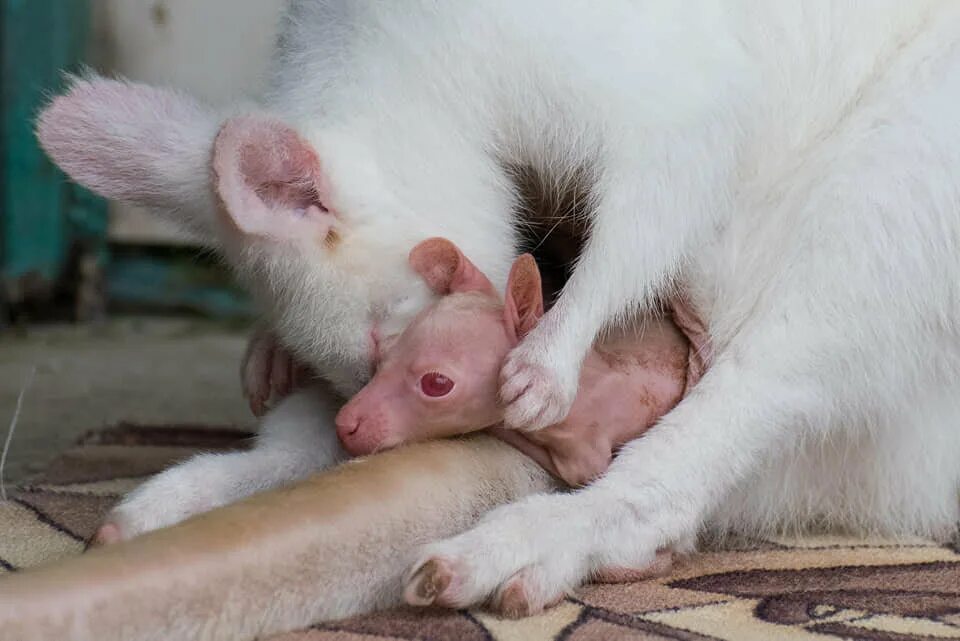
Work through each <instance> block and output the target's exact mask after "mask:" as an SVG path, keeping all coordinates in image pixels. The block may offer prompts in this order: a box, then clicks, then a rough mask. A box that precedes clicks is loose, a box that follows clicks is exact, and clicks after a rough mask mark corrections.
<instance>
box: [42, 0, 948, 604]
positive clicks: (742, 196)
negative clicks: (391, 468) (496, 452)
mask: <svg viewBox="0 0 960 641" xmlns="http://www.w3.org/2000/svg"><path fill="white" fill-rule="evenodd" d="M272 80H273V83H272V88H271V90H270V91H269V92H268V94H267V95H266V96H265V98H264V100H263V102H262V104H260V105H258V106H257V107H256V108H251V109H243V108H238V109H237V111H236V113H233V114H224V113H215V112H214V111H211V110H210V109H207V108H205V107H204V106H202V105H200V104H198V103H197V102H195V101H193V100H191V99H190V98H188V97H185V96H182V95H179V94H176V93H173V92H169V91H163V90H159V89H153V88H149V87H144V86H139V85H133V84H126V83H122V82H114V81H108V80H103V79H99V78H95V77H94V78H88V79H83V80H78V81H76V82H75V83H74V84H73V86H72V88H71V89H70V91H69V92H68V93H67V94H66V95H65V96H63V97H60V98H57V99H56V100H54V101H53V103H52V104H51V105H50V107H49V108H48V109H47V110H46V111H45V112H44V113H43V114H42V115H41V118H40V121H39V135H40V139H41V141H42V143H43V145H44V146H45V147H46V149H47V150H48V152H49V153H50V155H51V156H52V157H53V158H54V159H55V160H56V161H57V162H58V163H59V164H60V166H61V167H63V169H64V170H66V172H67V173H68V174H70V175H71V176H72V177H73V178H74V179H75V180H77V181H79V182H81V183H83V184H85V185H87V186H89V187H92V188H93V189H95V190H97V191H99V192H100V193H103V194H105V195H107V196H111V197H116V198H125V199H128V200H132V201H135V202H139V203H143V204H147V205H151V206H154V207H158V208H160V209H163V210H166V211H167V212H169V213H170V215H171V216H172V217H173V218H174V219H175V220H178V221H180V222H181V223H183V224H187V225H190V226H192V227H194V228H195V229H198V230H200V231H201V233H204V234H206V237H207V238H208V239H209V241H210V243H211V245H213V246H215V247H217V248H219V249H220V251H222V252H223V254H224V256H225V257H226V258H227V260H228V261H229V262H230V263H231V264H232V265H233V266H234V267H236V269H237V271H238V273H239V274H240V275H241V276H242V277H243V278H244V279H246V281H247V282H249V283H250V284H251V285H252V286H253V287H254V289H256V290H257V291H258V292H259V295H260V297H261V299H262V302H263V307H264V309H266V310H269V312H270V318H269V320H270V322H271V324H272V326H273V327H274V328H275V330H276V332H277V334H278V335H279V336H280V337H281V339H282V341H283V343H284V345H286V346H287V347H289V348H290V349H291V350H292V351H293V352H294V353H295V354H296V355H297V356H298V357H299V358H300V359H302V360H303V361H305V362H307V363H309V364H311V365H313V366H315V367H316V368H317V369H318V370H319V371H320V372H321V373H322V374H323V376H324V377H325V378H327V379H328V380H330V381H331V382H332V383H333V384H334V385H335V386H336V387H337V388H338V389H339V390H340V391H341V392H342V393H346V394H349V393H350V392H352V391H354V390H356V389H357V386H358V385H359V384H361V383H362V382H363V381H364V380H365V379H366V378H367V377H368V376H369V371H370V366H371V362H372V360H373V359H374V358H375V356H376V350H377V342H378V339H379V338H380V337H383V336H387V335H391V334H393V333H396V332H397V331H399V330H400V328H402V327H403V326H404V324H405V323H406V322H407V321H408V320H409V319H410V317H411V315H412V314H414V313H415V312H417V311H418V310H419V309H421V308H422V307H423V305H424V304H425V302H426V300H427V299H428V292H427V291H426V288H425V287H424V286H423V284H422V283H420V282H419V281H418V279H416V278H415V277H414V275H413V273H412V272H411V270H410V269H409V268H408V266H407V265H406V256H407V252H408V251H409V250H410V248H411V247H413V245H414V244H416V243H417V242H418V241H420V240H423V239H424V238H427V237H430V236H443V237H446V238H449V239H450V240H452V241H453V242H455V243H456V244H457V245H458V246H460V247H461V248H462V249H463V251H464V253H465V254H466V255H468V256H469V257H470V258H471V260H473V261H474V262H475V263H476V264H477V265H478V267H480V268H481V269H482V270H483V271H484V272H485V273H486V274H488V275H489V276H490V277H491V280H492V281H493V283H494V284H495V285H496V286H497V287H498V288H502V287H503V285H504V282H505V279H506V275H507V271H508V268H509V266H510V264H511V261H512V259H513V258H514V257H515V256H516V255H517V253H518V237H519V235H520V234H519V228H520V227H521V226H522V221H518V220H517V219H516V215H515V214H514V211H515V206H516V205H517V202H516V201H517V198H518V196H517V191H516V189H515V187H514V184H513V182H512V181H511V178H510V174H509V171H508V170H507V169H506V168H509V167H514V166H530V167H533V168H534V170H535V171H537V172H539V173H540V174H541V175H542V176H543V177H544V183H545V184H548V185H549V184H554V183H558V184H559V183H563V181H564V180H565V179H567V178H568V177H569V176H572V175H576V176H582V177H586V180H588V181H589V187H590V193H591V203H590V207H589V208H588V211H587V212H586V214H585V215H587V216H588V217H589V222H590V236H589V240H588V242H587V244H586V246H585V248H584V250H583V253H582V255H581V256H580V258H579V260H578V261H577V264H576V269H575V271H574V273H573V275H572V278H571V279H570V281H569V282H568V283H567V285H566V287H565V288H564V290H563V293H562V295H561V296H560V298H559V300H558V301H557V303H556V304H555V306H554V307H553V308H552V309H551V311H550V312H549V313H548V314H547V315H546V316H545V317H544V319H543V321H542V322H541V323H540V325H538V327H537V329H536V330H535V331H534V332H532V333H531V334H530V335H529V337H528V338H526V339H525V340H524V342H523V343H522V344H521V345H520V346H519V347H518V348H517V349H516V350H515V352H514V353H513V354H512V355H511V356H510V357H509V358H508V361H507V363H506V365H505V367H504V372H503V387H502V392H503V396H504V399H505V401H508V406H507V419H508V422H509V423H510V424H511V425H512V426H513V427H517V428H523V429H535V428H538V427H542V426H543V425H544V424H547V423H550V422H553V421H555V420H557V419H558V418H560V417H561V416H563V414H564V413H565V412H566V410H567V408H568V406H569V404H570V400H571V399H572V398H573V396H574V391H575V390H574V389H573V387H574V385H575V381H576V380H577V372H578V367H579V364H580V360H581V357H582V356H583V354H584V353H585V351H586V350H587V347H588V346H589V345H590V344H591V342H592V341H593V340H594V338H595V336H596V335H597V333H598V332H599V331H600V330H602V329H603V327H604V326H605V325H607V324H609V323H613V322H616V321H617V320H618V319H619V318H621V317H623V316H624V315H627V314H630V313H631V312H632V311H633V310H637V309H643V308H647V307H649V306H651V305H653V304H654V303H655V300H656V299H657V298H658V297H659V296H662V295H666V294H669V293H672V292H674V291H676V290H683V291H684V292H685V293H686V295H687V297H688V298H689V300H690V302H691V304H692V307H693V308H694V309H695V310H696V311H697V313H698V315H699V317H700V319H701V320H702V321H703V322H704V323H705V325H706V326H707V328H708V330H709V333H710V337H711V342H712V349H713V355H714V360H713V364H712V367H711V369H710V370H709V371H708V372H707V374H706V375H705V376H704V377H703V379H702V381H701V382H700V384H699V385H698V387H697V388H696V389H695V390H694V391H693V392H692V393H691V394H690V395H689V396H688V397H687V398H686V399H684V400H683V401H682V402H681V403H680V404H679V405H678V406H677V407H676V408H675V409H674V410H673V411H672V412H670V413H669V414H668V415H667V416H666V417H664V419H663V420H662V422H661V423H660V424H659V425H658V426H656V427H655V428H654V429H652V430H651V431H650V432H648V433H647V434H646V435H645V436H644V437H643V438H642V439H640V440H638V441H636V442H634V443H633V444H631V445H630V446H628V447H626V448H625V449H624V450H623V451H622V452H621V453H620V455H619V457H618V458H617V460H616V461H615V462H614V464H613V466H612V467H611V468H610V470H609V472H608V473H607V475H606V476H605V477H604V478H603V479H601V480H599V481H598V482H596V483H594V484H593V485H592V486H590V487H588V488H586V489H584V490H582V491H579V492H576V493H572V494H564V495H539V496H534V497H530V498H528V499H525V500H522V501H519V502H517V503H515V504H511V505H508V506H505V507H502V508H499V509H497V510H495V511H494V512H492V513H491V514H489V515H488V516H487V517H486V518H485V519H484V520H483V522H482V523H481V524H480V525H479V526H478V527H476V528H475V529H473V530H471V531H468V532H466V533H464V534H462V535H460V536H457V537H455V538H452V539H449V540H445V541H442V542H438V543H436V544H434V545H432V546H429V547H428V548H427V549H425V550H424V553H423V556H422V560H423V561H426V560H427V559H430V558H440V559H442V560H443V561H444V562H445V563H446V564H447V565H448V566H449V567H451V568H453V574H454V578H455V580H453V581H451V586H452V587H450V588H449V591H448V592H447V593H445V594H444V595H443V599H442V600H443V602H444V603H446V604H448V605H468V604H473V603H478V602H480V601H482V600H483V599H484V598H485V597H487V596H488V595H489V594H492V593H493V592H495V591H496V590H497V588H498V586H501V585H502V584H504V582H505V581H507V580H508V579H509V578H510V577H512V576H514V575H515V574H516V573H517V572H518V571H520V570H521V569H523V575H522V578H523V581H524V583H525V585H526V590H527V595H528V597H529V600H530V603H531V604H532V605H533V606H534V608H535V606H536V605H537V604H541V605H542V604H545V603H549V602H550V601H552V600H553V599H554V598H555V597H556V596H557V595H559V594H560V593H562V592H564V591H565V590H568V589H570V588H572V587H573V586H576V585H577V584H578V583H580V582H581V581H582V580H583V579H584V578H585V577H586V576H588V574H589V573H590V572H591V571H592V570H594V569H595V568H596V567H597V566H599V565H622V566H626V567H637V566H641V565H643V563H645V562H647V561H649V560H651V559H652V558H653V555H654V552H655V551H656V550H657V549H658V548H660V547H664V546H668V545H670V544H672V543H674V542H676V541H682V540H686V539H687V538H689V537H690V536H691V535H693V534H694V533H696V532H697V531H698V530H700V529H702V528H704V527H711V528H713V529H716V530H718V531H721V532H729V531H736V532H757V531H759V532H769V531H774V530H777V531H779V530H783V529H793V528H797V529H802V528H807V527H814V526H815V527H833V528H845V529H849V530H852V531H856V532H863V533H868V532H870V533H883V534H885V535H893V536H906V535H922V536H931V537H936V538H940V539H942V538H946V537H948V536H950V535H951V534H952V533H953V532H954V531H955V529H956V527H957V523H958V517H960V500H958V487H960V394H958V391H960V390H958V388H960V383H958V375H960V320H958V319H960V290H958V281H960V258H958V257H960V118H958V117H957V109H958V105H960V4H958V3H956V2H950V1H949V0H944V1H939V2H938V1H933V0H929V1H928V0H914V1H911V2H902V1H898V0H878V1H876V2H854V1H852V0H810V1H808V2H803V3H793V4H789V5H787V4H784V3H770V2H764V1H762V0H740V1H737V0H734V1H726V2H709V1H706V0H704V1H698V2H693V3H690V2H684V3H677V2H670V1H668V0H609V1H607V2H604V3H602V4H601V5H596V4H594V3H583V2H576V1H573V0H570V1H567V0H549V1H548V0H489V1H486V2H479V3H478V2H469V1H466V0H463V1H453V0H451V1H449V2H428V1H425V0H424V1H422V2H421V1H415V0H410V1H409V2H402V3H390V2H379V1H375V0H369V1H364V0H352V1H346V0H339V1H338V0H330V1H320V0H302V1H299V2H293V3H292V4H291V6H290V9H289V13H288V15H287V17H286V18H285V21H284V26H283V32H282V37H281V39H280V44H279V48H278V53H277V57H276V66H275V68H274V71H273V78H272ZM211 159H212V164H211ZM311 393H315V392H306V393H302V394H299V395H295V396H294V397H292V398H291V399H289V400H288V401H287V402H286V403H284V404H282V405H281V406H280V407H279V408H278V409H277V410H275V411H274V412H273V413H272V414H271V415H269V416H268V417H267V418H266V420H265V422H264V432H263V435H262V436H261V439H262V441H261V446H260V447H259V448H258V449H256V450H255V451H254V452H251V453H247V454H235V455H227V456H218V457H203V458H199V459H196V460H194V461H192V462H189V463H187V464H186V465H185V466H182V467H180V468H176V469H173V470H171V471H170V472H168V473H166V474H163V475H161V476H160V477H158V478H157V479H156V480H154V481H153V482H152V483H150V484H147V485H146V486H145V487H144V488H143V489H142V490H140V491H138V492H137V493H135V494H134V495H132V496H131V497H129V498H128V499H127V501H126V502H125V503H124V504H123V505H122V506H121V507H120V508H119V512H118V513H117V515H116V518H117V520H118V522H119V523H121V524H122V528H124V529H125V532H124V535H125V536H128V535H132V534H135V533H137V532H141V531H144V530H149V529H152V528H154V527H157V526H160V525H165V524H168V523H171V522H175V521H177V520H179V519H181V518H183V517H185V516H187V515H188V514H191V513H195V512H197V511H202V510H205V509H208V508H209V507H211V506H213V505H218V504H221V503H224V502H228V501H231V500H234V499H236V498H238V497H240V496H243V495H246V494H248V493H250V492H252V491H254V490H256V489H261V488H264V487H268V486H271V485H275V484H278V483H280V482H283V481H286V480H289V479H292V478H296V477H299V476H302V475H303V474H305V473H307V472H308V471H310V470H313V469H316V468H318V467H321V466H323V465H326V464H328V463H329V462H330V461H331V460H332V459H334V458H336V456H337V455H338V453H337V448H336V447H335V445H333V444H332V441H331V439H330V438H329V436H323V435H322V434H326V432H324V430H328V429H329V427H330V425H329V423H330V416H331V415H330V414H329V413H327V414H325V415H320V414H316V413H314V414H310V415H309V416H304V415H303V414H302V413H298V412H297V406H298V404H301V405H302V404H304V401H303V396H304V395H305V394H311Z"/></svg>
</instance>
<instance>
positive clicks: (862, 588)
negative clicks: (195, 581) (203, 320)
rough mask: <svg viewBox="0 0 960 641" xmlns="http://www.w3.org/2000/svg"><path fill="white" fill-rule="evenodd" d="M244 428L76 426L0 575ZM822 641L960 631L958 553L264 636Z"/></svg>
mask: <svg viewBox="0 0 960 641" xmlns="http://www.w3.org/2000/svg"><path fill="white" fill-rule="evenodd" d="M246 436H247V435H244V434H242V433H239V432H237V431H235V430H229V429H219V430H218V429H210V428H202V427H194V426H179V427H177V426H173V427H170V426H158V427H135V426H130V425H123V426H120V427H117V428H113V429H109V430H104V431H100V432H96V433H91V434H89V435H88V436H86V437H85V438H84V439H83V440H82V441H81V442H80V443H79V444H78V445H77V446H76V447H75V448H73V449H71V450H70V451H68V452H66V453H65V454H64V455H63V456H61V457H60V458H59V459H58V460H57V461H55V463H54V464H53V465H52V466H51V467H50V468H49V469H48V471H47V472H46V473H45V474H44V475H43V476H41V477H40V478H38V479H36V480H35V482H34V483H33V484H31V485H29V486H26V487H22V488H19V489H18V490H16V491H15V492H14V493H12V495H11V496H10V500H9V501H7V502H5V503H0V574H2V573H4V572H13V571H16V570H18V569H21V568H27V567H30V566H33V565H36V564H38V563H42V562H47V561H51V560H55V559H58V558H62V557H65V556H68V555H72V554H78V553H80V551H81V549H82V547H83V541H84V540H85V539H86V538H87V537H89V536H90V535H91V534H92V532H93V530H94V528H95V526H96V524H97V522H98V520H99V519H100V517H101V516H102V515H103V513H104V512H105V511H106V510H107V509H108V508H109V507H110V505H111V504H112V503H113V502H114V501H115V500H116V499H117V497H118V496H120V495H121V494H123V493H124V492H126V491H128V490H130V489H131V488H132V487H134V486H136V484H137V483H138V482H139V481H140V480H142V479H143V477H145V476H147V475H149V474H152V473H155V472H156V471H158V470H160V469H162V468H164V467H165V466H167V465H169V464H170V463H172V462H174V461H177V460H179V459H182V458H184V457H185V456H188V455H189V454H191V453H193V452H195V451H197V450H207V451H209V450H219V449H229V448H235V447H242V446H243V444H244V442H245V438H246ZM0 637H2V632H0ZM829 638H838V639H879V640H888V641H908V640H918V641H919V640H921V639H922V640H931V639H960V550H958V549H956V548H954V547H948V546H940V545H936V544H933V543H930V542H925V541H912V542H908V543H901V544H899V545H893V544H889V543H884V542H882V541H863V540H847V539H841V538H827V537H823V538H816V539H806V540H804V541H785V540H771V541H763V542H761V543H756V544H753V545H751V546H750V547H749V548H747V547H744V548H743V549H738V550H728V551H724V552H712V553H705V554H700V555H697V556H695V557H692V558H689V559H686V560H684V561H683V562H681V564H680V565H679V567H677V568H676V570H675V571H674V572H673V574H671V575H670V576H669V577H666V578H663V579H659V580H655V581H648V582H643V583H636V584H628V585H619V586H588V587H586V588H584V589H582V590H580V591H579V592H578V594H577V596H576V598H575V599H570V600H568V601H566V602H564V603H563V604H561V605H560V606H558V607H556V608H554V609H552V610H550V611H548V612H547V613H545V614H543V615H541V616H537V617H532V618H530V619H526V620H522V621H504V620H499V619H497V618H495V617H491V616H488V615H486V614H484V613H482V612H469V613H466V612H465V613H446V612H428V613H423V612H410V611H399V612H390V613H383V614H378V615H373V616H365V617H358V618H356V619H351V620H347V621H341V622H338V623H332V624H324V625H319V626H316V627H315V628H313V629H310V630H306V631H303V632H297V633H291V634H286V635H282V636H280V637H276V638H275V641H373V640H374V639H403V640H414V639H416V640H424V641H427V640H431V641H434V640H435V641H472V640H474V639H475V640H477V641H481V640H497V641H541V640H543V641H546V640H550V639H558V640H559V639H564V640H569V641H599V640H606V639H610V640H619V639H684V640H698V639H747V640H757V641H761V640H762V641H766V640H769V639H798V640H799V639H829Z"/></svg>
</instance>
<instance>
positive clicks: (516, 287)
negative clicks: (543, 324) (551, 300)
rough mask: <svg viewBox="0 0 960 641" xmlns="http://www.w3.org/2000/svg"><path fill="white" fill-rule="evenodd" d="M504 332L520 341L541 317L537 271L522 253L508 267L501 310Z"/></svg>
mask: <svg viewBox="0 0 960 641" xmlns="http://www.w3.org/2000/svg"><path fill="white" fill-rule="evenodd" d="M503 313H504V316H505V320H506V323H507V330H508V331H509V332H510V333H511V335H512V336H513V338H514V339H516V340H517V341H520V340H521V339H522V338H523V337H524V336H526V335H527V333H528V332H529V331H530V330H531V329H533V328H534V327H535V326H536V325H537V322H538V321H539V320H540V318H541V317H542V316H543V284H542V283H541V281H540V269H539V268H538V267H537V261H536V260H534V258H533V256H531V255H530V254H523V255H522V256H520V257H519V258H517V260H516V261H514V263H513V267H511V268H510V276H509V277H508V278H507V295H506V300H505V301H504V310H503Z"/></svg>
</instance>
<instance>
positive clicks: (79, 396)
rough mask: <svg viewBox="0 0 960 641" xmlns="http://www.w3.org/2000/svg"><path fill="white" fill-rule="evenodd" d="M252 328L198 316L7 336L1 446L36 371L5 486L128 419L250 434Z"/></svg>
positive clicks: (0, 380)
mask: <svg viewBox="0 0 960 641" xmlns="http://www.w3.org/2000/svg"><path fill="white" fill-rule="evenodd" d="M246 336H247V333H246V331H243V330H239V329H231V328H227V327H224V326H223V325H222V324H217V323H213V322H209V321H199V320H194V319H156V318H123V319H113V320H110V321H108V322H107V323H106V324H105V325H104V326H101V327H80V326H48V327H43V326H40V327H31V328H29V329H28V330H27V331H26V332H13V331H11V332H7V333H6V334H3V333H0V446H2V444H3V441H4V439H5V438H6V434H7V428H8V425H9V423H10V419H11V418H12V416H13V413H14V408H15V405H16V400H17V395H18V393H19V392H20V389H21V387H22V386H23V384H24V381H25V380H26V379H27V377H28V375H29V372H30V370H31V368H32V367H34V366H35V367H36V375H35V376H34V378H33V382H32V383H31V384H30V386H29V388H28V389H27V391H26V395H25V397H24V401H23V407H22V410H21V414H20V419H19V422H18V425H17V429H16V432H15V434H14V437H13V441H12V446H11V448H10V451H9V454H8V457H7V465H6V472H5V474H4V477H5V480H6V482H7V483H16V482H18V481H20V480H23V479H25V478H27V477H28V476H29V475H30V474H31V473H33V472H36V471H38V470H39V469H42V468H43V466H44V465H46V463H47V462H48V461H49V460H50V459H51V458H53V457H54V456H56V454H57V453H59V452H61V451H63V450H64V449H66V448H67V447H69V446H70V444H71V443H73V442H74V441H75V440H76V439H77V438H78V437H79V436H80V435H82V434H83V433H84V432H86V431H88V430H91V429H96V428H99V427H104V426H108V425H111V424H115V423H117V422H120V421H132V422H141V423H153V424H156V423H171V422H190V423H204V424H212V425H224V426H226V425H237V426H239V427H244V428H247V429H249V428H251V427H252V426H253V425H254V421H253V419H252V417H251V415H250V412H249V410H248V409H247V405H246V402H245V401H244V400H243V398H242V396H241V393H240V377H239V367H240V360H241V357H242V355H243V349H244V346H245V342H246Z"/></svg>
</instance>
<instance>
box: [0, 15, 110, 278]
mask: <svg viewBox="0 0 960 641" xmlns="http://www.w3.org/2000/svg"><path fill="white" fill-rule="evenodd" d="M89 15H90V14H89V6H88V3H87V2H86V1H84V0H0V74H2V77H0V99H2V121H0V149H2V157H0V163H2V164H0V175H2V178H3V181H2V185H0V190H2V191H0V278H2V279H3V280H4V281H5V283H6V285H7V287H8V291H13V292H17V291H18V290H20V289H21V287H20V284H21V283H23V282H26V281H29V282H32V283H34V284H36V283H38V282H47V283H49V282H52V281H53V280H55V279H56V278H57V277H58V276H59V275H60V272H61V270H62V269H63V267H64V266H65V261H66V259H67V256H68V251H69V249H70V248H71V246H72V245H73V244H74V243H76V242H77V241H78V240H79V241H82V242H86V243H88V244H91V245H92V246H93V247H94V249H93V251H96V252H99V251H102V247H103V246H104V242H105V236H106V225H107V217H106V206H105V203H104V202H103V201H101V200H99V199H97V198H95V197H93V196H92V195H90V194H87V193H84V192H82V191H81V190H80V189H79V188H77V187H74V186H72V185H70V184H69V183H68V182H67V181H66V179H65V178H64V176H63V175H62V174H61V173H60V172H59V171H58V170H57V169H56V168H55V167H54V166H53V165H52V164H51V163H50V161H49V160H48V159H47V158H46V156H45V155H44V153H43V152H42V150H41V149H40V148H39V146H38V145H37V143H36V139H35V137H34V132H33V121H34V118H35V117H36V114H37V113H38V111H39V110H40V108H41V107H42V106H43V104H44V103H45V102H46V101H47V100H48V99H49V96H50V95H52V94H54V93H57V92H58V91H60V90H61V89H62V87H63V72H64V71H73V72H76V71H78V70H79V69H80V64H81V62H82V60H83V56H84V53H85V49H86V41H87V34H88V28H89V24H88V23H89ZM14 297H16V293H14Z"/></svg>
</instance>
